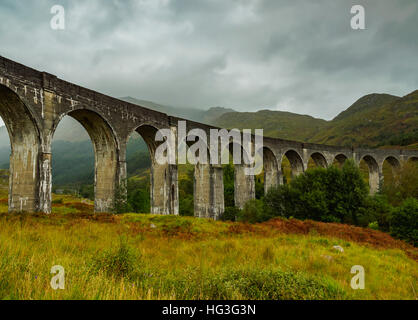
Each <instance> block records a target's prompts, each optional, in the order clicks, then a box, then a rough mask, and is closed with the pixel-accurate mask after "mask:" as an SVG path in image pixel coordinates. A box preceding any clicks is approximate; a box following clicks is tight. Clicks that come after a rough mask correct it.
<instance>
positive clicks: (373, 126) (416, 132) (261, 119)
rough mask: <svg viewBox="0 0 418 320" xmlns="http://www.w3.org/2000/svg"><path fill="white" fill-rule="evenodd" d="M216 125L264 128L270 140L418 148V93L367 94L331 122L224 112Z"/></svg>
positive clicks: (291, 115)
mask: <svg viewBox="0 0 418 320" xmlns="http://www.w3.org/2000/svg"><path fill="white" fill-rule="evenodd" d="M215 124H216V125H218V126H220V127H226V128H238V129H244V128H247V129H264V135H265V136H269V137H273V138H282V139H288V140H296V141H301V142H312V143H321V144H328V145H339V146H350V147H351V146H354V147H388V146H391V147H396V146H401V147H403V148H405V147H407V148H417V147H418V90H417V91H414V92H412V93H411V94H409V95H407V96H405V97H402V98H400V97H395V96H391V95H388V94H370V95H367V96H364V97H362V98H361V99H359V100H358V101H357V102H355V103H354V104H353V105H352V106H351V107H349V108H348V109H347V110H346V111H344V112H342V113H341V114H339V115H338V116H337V117H336V118H335V119H333V120H332V121H325V120H321V119H315V118H313V117H310V116H306V115H299V114H294V113H290V112H281V111H268V110H265V111H259V112H253V113H251V112H246V113H238V112H235V113H226V114H224V115H222V116H220V117H219V118H218V119H217V120H216V121H215Z"/></svg>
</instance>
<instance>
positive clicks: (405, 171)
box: [382, 161, 418, 205]
mask: <svg viewBox="0 0 418 320" xmlns="http://www.w3.org/2000/svg"><path fill="white" fill-rule="evenodd" d="M392 180H393V181H392V183H387V184H385V183H383V188H382V191H383V193H384V194H385V195H386V196H387V198H388V199H389V201H390V203H391V204H392V205H400V204H401V203H402V202H403V201H404V200H406V199H407V198H418V163H417V162H414V161H409V162H406V163H403V165H402V166H401V168H400V169H398V170H396V171H395V174H394V176H393V179H392Z"/></svg>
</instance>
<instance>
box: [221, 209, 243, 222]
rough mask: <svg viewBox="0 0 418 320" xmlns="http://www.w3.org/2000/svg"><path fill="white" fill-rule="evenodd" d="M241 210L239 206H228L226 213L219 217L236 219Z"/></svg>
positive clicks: (223, 219)
mask: <svg viewBox="0 0 418 320" xmlns="http://www.w3.org/2000/svg"><path fill="white" fill-rule="evenodd" d="M240 212H241V210H240V209H239V208H237V207H226V208H225V211H224V213H223V214H222V215H221V216H220V217H219V219H220V220H221V221H236V219H237V217H238V216H239V214H240Z"/></svg>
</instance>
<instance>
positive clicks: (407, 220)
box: [390, 198, 418, 247]
mask: <svg viewBox="0 0 418 320" xmlns="http://www.w3.org/2000/svg"><path fill="white" fill-rule="evenodd" d="M390 231H391V234H392V235H393V236H394V237H396V238H398V239H401V240H405V241H407V242H409V243H411V244H412V245H414V246H415V247H416V246H417V245H418V200H417V199H415V198H408V199H406V200H405V201H404V202H403V203H402V205H401V206H400V207H397V208H395V210H394V211H393V214H392V219H391V225H390Z"/></svg>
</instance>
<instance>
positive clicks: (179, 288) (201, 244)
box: [0, 196, 418, 299]
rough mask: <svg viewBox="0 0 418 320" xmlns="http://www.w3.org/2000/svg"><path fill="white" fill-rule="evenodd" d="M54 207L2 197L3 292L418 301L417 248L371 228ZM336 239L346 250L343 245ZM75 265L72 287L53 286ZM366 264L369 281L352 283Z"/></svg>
mask: <svg viewBox="0 0 418 320" xmlns="http://www.w3.org/2000/svg"><path fill="white" fill-rule="evenodd" d="M53 207H54V209H53V214H52V215H50V216H44V215H22V214H16V215H10V214H7V213H5V212H6V211H7V201H6V199H3V200H1V201H0V211H1V212H3V213H1V215H0V299H416V298H417V295H416V290H417V278H418V269H417V251H416V249H415V248H413V247H410V246H408V245H406V244H405V243H403V242H401V241H397V240H394V239H392V238H391V237H390V236H388V235H386V234H384V233H381V232H378V231H374V230H369V229H361V228H356V227H350V226H345V225H338V224H324V223H318V222H312V221H306V222H302V221H297V220H273V221H270V222H267V223H264V224H259V225H245V224H238V223H224V222H214V221H209V220H204V219H195V218H186V217H175V216H152V215H137V214H126V215H120V216H114V215H106V214H102V215H95V214H93V212H92V209H93V207H92V204H91V203H90V202H88V201H84V202H83V203H82V202H80V200H79V199H74V198H72V197H69V196H64V197H62V196H60V197H57V196H55V197H54V204H53ZM334 245H340V246H342V247H343V248H344V252H343V253H341V252H339V251H337V250H335V249H333V246H334ZM54 265H61V266H63V267H64V268H65V272H66V274H65V276H66V278H65V289H64V290H58V291H54V290H53V289H52V288H51V286H50V281H51V278H52V276H53V275H52V274H50V270H51V267H52V266H54ZM354 265H362V266H363V267H364V268H365V272H366V273H365V284H366V286H365V289H364V290H353V289H351V287H350V281H351V278H352V277H353V276H354V275H353V274H351V272H350V271H351V267H352V266H354Z"/></svg>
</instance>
